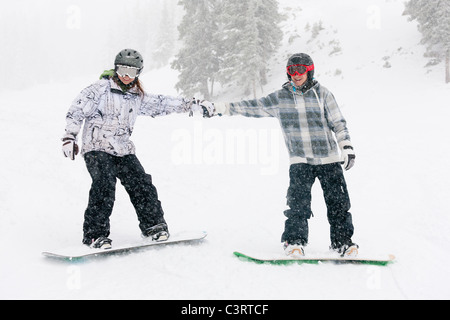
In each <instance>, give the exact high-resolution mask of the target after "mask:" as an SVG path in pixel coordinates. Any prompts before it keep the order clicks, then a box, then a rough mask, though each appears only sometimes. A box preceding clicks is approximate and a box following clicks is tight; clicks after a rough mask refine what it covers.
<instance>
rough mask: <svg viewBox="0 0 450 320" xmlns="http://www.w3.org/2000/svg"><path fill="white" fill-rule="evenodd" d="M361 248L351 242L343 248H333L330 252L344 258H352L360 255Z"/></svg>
mask: <svg viewBox="0 0 450 320" xmlns="http://www.w3.org/2000/svg"><path fill="white" fill-rule="evenodd" d="M358 249H359V246H358V245H357V244H356V243H353V242H350V243H348V244H344V245H342V246H333V245H332V246H331V247H330V250H331V251H333V252H336V253H338V254H339V255H340V256H341V257H342V258H352V257H356V256H357V255H358Z"/></svg>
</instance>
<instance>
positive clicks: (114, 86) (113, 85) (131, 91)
mask: <svg viewBox="0 0 450 320" xmlns="http://www.w3.org/2000/svg"><path fill="white" fill-rule="evenodd" d="M109 83H110V85H111V92H114V93H119V94H124V95H125V94H134V95H138V94H139V93H138V90H137V88H136V86H134V87H132V88H130V89H128V90H126V91H124V90H123V89H122V88H121V87H120V86H119V85H118V84H117V83H116V82H115V81H114V80H113V79H112V78H111V79H109Z"/></svg>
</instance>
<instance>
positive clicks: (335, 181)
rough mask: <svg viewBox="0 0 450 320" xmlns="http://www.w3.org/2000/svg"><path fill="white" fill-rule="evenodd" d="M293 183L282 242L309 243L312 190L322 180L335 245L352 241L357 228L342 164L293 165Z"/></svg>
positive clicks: (332, 241) (291, 168) (291, 179)
mask: <svg viewBox="0 0 450 320" xmlns="http://www.w3.org/2000/svg"><path fill="white" fill-rule="evenodd" d="M289 176H290V186H289V189H288V194H287V205H288V206H289V209H288V210H286V211H285V212H284V214H285V216H286V217H287V219H286V222H285V230H284V233H283V235H282V238H281V241H283V242H284V241H288V242H291V243H292V242H300V243H301V244H303V245H306V244H307V243H308V233H309V228H308V219H310V218H311V216H312V211H311V189H312V186H313V183H314V181H315V179H316V178H318V179H319V181H320V184H321V187H322V190H323V195H324V198H325V203H326V206H327V218H328V222H329V224H330V239H331V246H332V247H333V248H338V247H341V246H342V245H344V244H349V243H351V237H352V236H353V232H354V227H353V222H352V215H351V214H350V212H349V210H350V198H349V195H348V191H347V184H346V182H345V179H344V173H343V170H342V167H341V165H340V164H339V163H331V164H325V165H309V164H303V163H301V164H293V165H291V167H290V170H289Z"/></svg>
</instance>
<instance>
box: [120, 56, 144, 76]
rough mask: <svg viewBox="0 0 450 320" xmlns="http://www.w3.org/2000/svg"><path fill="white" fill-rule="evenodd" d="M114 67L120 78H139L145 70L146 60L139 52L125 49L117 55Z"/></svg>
mask: <svg viewBox="0 0 450 320" xmlns="http://www.w3.org/2000/svg"><path fill="white" fill-rule="evenodd" d="M114 65H115V67H116V69H115V70H116V73H117V74H118V75H119V76H121V77H125V76H128V77H130V78H137V77H138V76H139V74H140V73H141V71H142V69H143V68H144V59H143V58H142V55H141V54H140V53H139V52H138V51H136V50H133V49H124V50H122V51H120V52H119V53H118V54H117V56H116V59H115V60H114Z"/></svg>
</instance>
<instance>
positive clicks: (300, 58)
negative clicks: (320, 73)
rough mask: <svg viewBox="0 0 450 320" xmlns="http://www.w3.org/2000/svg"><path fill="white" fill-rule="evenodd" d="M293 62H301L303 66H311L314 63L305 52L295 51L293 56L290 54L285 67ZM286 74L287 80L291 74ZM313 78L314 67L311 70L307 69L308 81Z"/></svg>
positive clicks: (293, 63)
mask: <svg viewBox="0 0 450 320" xmlns="http://www.w3.org/2000/svg"><path fill="white" fill-rule="evenodd" d="M295 64H302V65H305V66H312V65H313V64H314V61H313V60H312V59H311V57H310V56H309V55H307V54H306V53H296V54H294V55H293V56H291V57H290V58H289V60H288V62H287V64H286V68H287V67H289V66H292V65H295ZM286 74H287V76H288V78H289V80H291V79H292V77H291V75H290V74H289V73H287V72H286ZM313 79H314V69H313V70H311V71H308V81H312V80H313Z"/></svg>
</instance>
